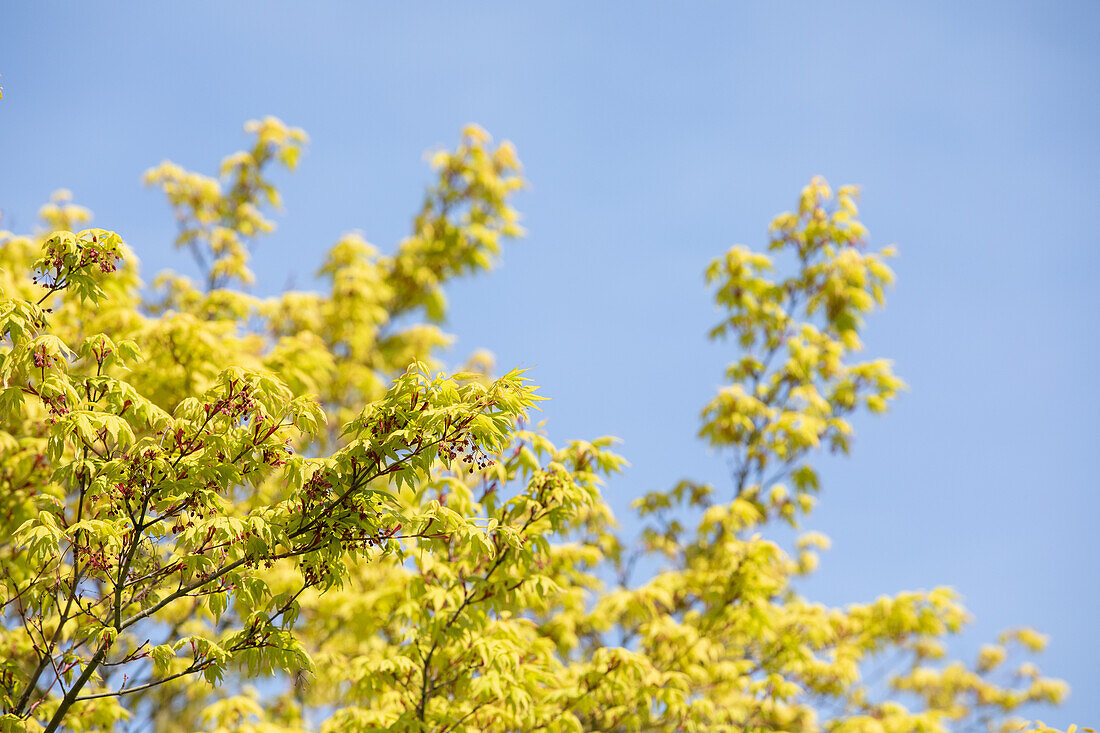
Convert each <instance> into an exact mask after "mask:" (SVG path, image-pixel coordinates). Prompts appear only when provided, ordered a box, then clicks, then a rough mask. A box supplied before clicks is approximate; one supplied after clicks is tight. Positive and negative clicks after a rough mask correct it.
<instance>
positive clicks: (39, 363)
mask: <svg viewBox="0 0 1100 733" xmlns="http://www.w3.org/2000/svg"><path fill="white" fill-rule="evenodd" d="M32 358H33V359H34V365H35V366H36V367H38V368H39V369H43V368H46V367H52V366H53V365H54V364H56V363H57V360H56V359H55V358H54V357H53V356H51V355H50V354H47V353H46V347H45V346H39V347H38V348H36V349H35V350H34V352H33V353H32Z"/></svg>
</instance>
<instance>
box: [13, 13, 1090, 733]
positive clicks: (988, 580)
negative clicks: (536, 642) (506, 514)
mask: <svg viewBox="0 0 1100 733" xmlns="http://www.w3.org/2000/svg"><path fill="white" fill-rule="evenodd" d="M162 5H166V4H160V3H133V2H131V3H111V4H109V5H95V6H94V7H93V6H92V5H87V4H77V3H60V2H57V3H5V4H4V5H3V7H2V8H0V75H2V78H0V84H3V86H4V88H5V94H4V100H3V102H0V206H2V208H3V211H4V226H5V228H10V229H16V230H22V231H26V230H29V229H30V228H31V226H32V225H33V220H34V216H35V212H36V211H37V208H38V206H39V205H40V204H41V203H43V202H44V201H45V200H46V198H47V196H48V195H49V193H50V191H51V190H53V189H55V188H58V187H62V186H66V187H69V188H71V189H72V190H73V191H74V193H75V195H76V198H77V201H78V202H79V203H82V204H85V205H88V206H90V207H91V208H92V209H93V210H94V211H95V213H96V222H97V224H98V225H100V226H104V227H107V228H112V229H117V230H118V231H120V232H121V233H122V234H123V236H124V237H125V239H126V240H127V241H128V242H129V243H130V244H131V245H132V246H133V247H134V248H136V250H137V252H138V253H139V255H140V257H141V258H142V260H143V262H144V271H145V273H146V275H147V276H150V275H152V274H153V273H154V272H155V271H157V270H160V269H163V268H167V267H174V268H178V269H182V270H184V271H190V269H189V268H190V263H189V262H188V261H187V260H186V259H184V258H183V257H182V256H181V255H180V254H177V253H175V252H173V251H172V250H171V248H170V245H169V243H170V241H171V239H172V237H173V233H174V232H173V223H172V219H171V216H170V214H169V212H168V210H167V207H166V205H165V204H164V203H163V201H162V199H161V198H160V196H159V195H158V194H157V193H156V192H154V191H150V190H145V189H143V188H142V187H141V186H140V183H139V176H140V174H141V172H142V171H143V170H144V169H145V168H146V167H148V166H150V165H152V164H155V163H157V162H158V161H160V160H161V159H162V158H165V157H168V158H171V159H173V160H175V161H177V162H179V163H181V164H183V165H185V166H188V167H191V168H194V169H197V170H201V171H204V172H213V171H214V169H215V166H216V164H217V162H218V160H219V159H220V157H221V156H222V155H223V154H225V153H228V152H231V151H233V150H236V149H238V147H239V146H241V145H243V144H244V141H245V138H244V136H243V134H242V133H241V130H240V127H241V124H242V123H243V122H244V121H245V120H246V119H249V118H253V117H258V116H262V115H265V114H274V115H278V116H280V117H282V118H283V119H284V120H286V121H287V122H289V123H292V124H295V125H300V126H302V127H304V128H306V130H307V131H308V132H309V133H310V134H311V135H312V137H313V142H312V144H311V146H310V149H309V152H308V154H307V156H306V157H305V159H304V161H303V164H302V166H301V168H300V170H299V172H298V173H296V174H294V175H293V176H290V177H284V178H283V179H282V180H283V183H284V186H283V191H284V194H285V199H286V212H285V215H283V216H282V217H281V218H280V219H279V231H278V232H277V233H276V234H275V235H274V236H273V237H270V238H269V239H267V240H265V241H264V242H263V243H262V245H261V247H262V249H261V250H260V256H259V262H258V267H257V269H258V272H259V276H260V285H259V287H258V289H259V290H260V291H262V292H273V291H275V290H278V289H280V288H281V287H283V285H284V284H285V283H286V282H287V280H288V278H290V277H293V278H294V280H295V282H296V283H297V285H298V286H299V287H301V286H306V285H308V284H309V282H310V280H309V278H310V273H312V272H313V271H314V270H315V269H316V267H317V265H318V263H319V262H320V258H321V256H322V252H323V251H324V249H325V248H326V247H328V246H329V245H330V244H332V243H333V242H334V241H335V240H336V238H337V237H338V236H339V235H340V234H341V233H342V232H345V231H349V230H352V229H362V230H363V231H364V233H365V235H366V236H367V237H368V239H370V240H371V241H373V242H375V243H377V244H378V245H380V246H382V247H385V248H389V247H392V246H393V244H394V243H395V242H396V241H397V240H398V239H399V238H400V237H401V236H402V235H403V234H404V233H405V232H406V231H407V230H408V226H409V221H410V216H411V214H412V212H413V211H414V209H415V207H416V206H417V204H418V202H419V197H420V194H421V191H422V187H423V185H424V183H425V182H426V181H427V180H428V174H427V172H426V168H425V166H424V164H423V161H422V157H421V156H422V153H423V151H424V150H425V149H428V148H431V147H433V146H436V145H442V144H447V145H450V144H453V142H454V140H455V139H456V137H457V135H458V131H459V129H460V128H461V126H462V125H463V124H464V123H466V122H478V123H480V124H482V125H483V126H485V127H486V128H487V129H488V130H489V131H490V132H492V133H493V134H494V135H496V136H497V137H506V138H509V139H511V140H513V141H514V142H515V143H516V145H517V147H518V149H519V152H520V157H521V158H522V159H523V161H524V162H525V164H526V169H527V174H528V176H529V178H530V180H531V182H532V186H531V188H530V190H529V191H527V192H525V193H524V194H523V195H522V197H521V200H520V202H519V206H520V208H521V209H522V211H523V212H524V216H525V222H524V223H525V224H526V225H527V227H528V228H529V230H530V236H529V237H528V238H527V239H526V240H524V241H522V242H520V243H517V244H515V245H514V246H511V247H509V248H508V249H507V251H506V253H505V256H504V259H503V263H502V266H501V267H500V268H499V269H498V270H497V271H495V272H493V273H492V274H490V275H488V276H483V277H479V278H477V279H475V280H471V281H468V282H464V283H462V284H460V285H459V286H457V287H454V288H452V289H451V291H450V296H451V302H452V304H453V310H452V315H451V319H450V322H449V324H448V327H449V329H450V330H451V331H453V332H454V333H455V334H457V335H458V337H459V342H458V346H457V351H456V353H455V355H454V358H455V360H456V361H457V360H458V358H459V357H460V356H461V354H463V353H467V352H469V351H470V350H472V349H474V348H477V347H486V348H488V349H490V350H491V351H493V352H494V353H495V354H496V355H497V357H498V362H499V365H500V366H501V367H502V368H503V367H511V366H528V367H534V369H533V372H532V373H533V376H534V378H535V380H536V382H537V383H539V384H541V385H542V386H543V391H544V393H545V394H546V395H548V396H550V397H551V398H552V402H550V403H547V406H546V410H545V412H546V417H547V418H548V419H549V421H550V422H549V430H550V433H551V435H552V436H553V437H555V438H557V439H563V440H564V439H567V438H570V437H594V436H597V435H601V434H606V433H610V434H614V435H618V436H620V437H622V438H623V439H624V444H623V446H622V450H623V452H624V453H625V455H626V456H627V457H628V458H629V460H630V461H631V462H632V464H633V465H632V468H631V469H630V470H629V471H628V472H627V473H626V475H625V476H623V477H622V478H620V479H617V480H616V481H615V482H614V483H613V484H612V485H611V487H610V496H611V501H612V502H613V504H614V506H615V507H616V508H617V509H618V510H619V513H620V515H621V516H623V517H624V518H625V517H626V516H627V513H626V506H627V504H628V503H629V500H630V499H631V498H632V497H633V496H635V495H637V494H639V493H640V492H643V491H646V490H650V489H654V488H662V487H667V486H669V485H670V484H671V483H672V482H674V481H675V480H677V479H678V478H681V477H692V478H696V479H702V480H710V481H712V482H715V483H716V484H718V485H727V484H728V478H727V476H726V475H725V474H726V470H725V464H724V462H723V460H722V459H721V458H719V457H715V456H712V455H708V453H707V451H706V450H705V449H704V447H703V446H702V444H701V443H699V442H698V441H697V440H695V438H694V437H693V436H694V433H695V430H696V427H697V424H698V411H699V408H700V407H701V406H702V404H703V403H704V401H705V400H706V399H707V398H708V397H709V396H710V395H711V394H712V393H713V391H714V389H715V388H716V386H717V385H718V384H719V382H720V379H721V373H722V368H723V366H724V364H725V363H726V362H727V361H729V360H730V359H731V358H732V355H733V352H732V349H731V347H730V346H728V345H721V344H709V343H708V342H707V341H706V339H705V332H706V330H707V329H708V328H709V327H710V326H711V325H712V323H713V322H714V320H715V318H716V314H715V312H714V310H713V308H712V306H711V302H710V299H709V296H708V294H707V293H706V292H705V291H704V289H703V286H702V270H703V268H704V267H705V265H706V263H707V262H708V261H709V260H710V259H711V258H712V257H715V256H717V255H719V254H720V253H721V252H723V251H724V250H725V249H726V248H727V247H729V246H730V245H733V244H735V243H746V244H749V245H755V246H759V245H761V244H762V243H763V242H764V237H765V227H766V225H767V223H768V221H769V220H770V218H771V216H772V215H773V214H775V213H777V212H779V211H781V210H783V209H786V208H789V207H791V206H792V205H793V204H794V202H795V197H796V195H797V192H798V190H799V188H800V187H801V186H802V185H803V184H805V183H806V181H808V179H809V178H810V177H811V176H812V175H814V174H818V173H820V174H823V175H825V176H827V177H828V178H829V179H830V181H832V182H833V183H834V184H841V183H859V184H862V185H863V186H864V199H863V211H864V213H865V217H864V221H865V222H866V223H867V225H868V226H869V227H870V230H871V233H872V238H873V241H874V243H875V244H888V243H893V242H896V243H897V244H898V245H899V247H900V251H901V257H900V258H899V259H898V260H896V262H895V265H896V267H895V269H896V271H897V274H898V277H899V282H898V285H897V287H896V289H895V290H894V292H893V293H892V294H891V296H890V302H889V305H888V308H887V310H886V311H885V312H884V313H883V314H881V315H880V316H878V317H876V318H875V319H874V320H873V323H872V325H871V328H870V331H869V334H868V338H867V343H868V349H869V352H870V353H871V354H874V355H882V356H889V357H892V358H894V359H895V360H896V363H897V369H898V371H899V373H900V374H901V375H902V376H903V377H905V378H906V379H907V381H908V382H909V384H910V386H911V391H910V392H909V393H907V394H906V395H905V396H904V397H903V398H902V399H901V400H900V402H899V403H898V404H897V407H896V409H895V410H894V412H893V413H892V414H891V415H889V416H887V417H886V418H881V419H873V420H872V419H867V420H861V421H859V424H858V426H857V427H858V428H859V438H858V441H857V443H856V446H855V450H854V454H853V457H852V458H851V459H849V460H847V461H829V462H827V463H825V464H824V467H825V471H824V473H825V485H824V493H823V496H822V501H821V505H820V509H819V511H818V512H817V513H816V514H815V515H814V516H813V518H812V521H811V526H812V527H813V528H815V529H820V530H822V531H824V532H826V533H828V534H829V535H831V536H832V538H833V540H834V548H833V550H831V551H830V552H829V553H828V554H826V555H825V557H824V558H823V562H822V566H821V570H820V571H819V573H818V575H817V577H816V579H815V580H813V581H812V582H811V583H810V584H809V586H808V588H807V592H808V593H809V594H810V595H811V596H813V597H815V598H817V599H819V600H822V601H824V602H828V603H846V602H850V601H857V600H870V599H873V598H874V597H875V596H877V595H879V594H882V593H892V592H895V591H899V590H903V589H913V588H928V587H931V586H934V585H937V584H949V585H952V586H955V587H956V588H958V589H959V590H961V591H962V592H963V594H964V595H965V597H966V600H967V603H968V605H969V607H970V608H971V609H972V611H973V612H974V613H975V615H976V616H977V622H976V623H975V625H974V627H973V628H972V630H971V631H970V632H968V633H967V635H966V636H965V637H964V638H963V639H961V640H960V641H959V643H958V645H957V648H958V649H959V650H960V651H961V652H964V653H967V654H969V652H971V651H972V650H973V649H975V648H976V646H977V645H978V644H979V643H980V642H982V641H985V640H990V639H992V638H993V637H994V636H995V634H996V633H997V631H998V630H1000V629H1001V628H1004V627H1007V626H1012V625H1025V624H1026V625H1033V626H1036V627H1038V628H1039V629H1041V630H1043V631H1045V632H1047V633H1049V634H1050V635H1051V636H1052V642H1051V645H1050V648H1049V651H1048V652H1047V653H1046V654H1045V655H1043V657H1041V658H1040V663H1041V665H1042V666H1043V667H1044V669H1045V671H1047V672H1048V673H1050V674H1053V675H1056V676H1061V677H1063V678H1065V679H1067V680H1068V681H1069V682H1070V683H1071V685H1072V686H1073V689H1074V692H1073V695H1072V698H1071V700H1070V703H1069V704H1068V705H1067V706H1066V707H1065V708H1063V709H1062V710H1060V711H1057V712H1055V713H1053V714H1051V715H1047V716H1045V717H1046V718H1047V719H1048V722H1053V723H1059V724H1062V725H1064V724H1067V723H1069V722H1079V723H1083V724H1089V723H1091V724H1093V725H1096V724H1098V723H1100V712H1098V710H1100V674H1098V672H1100V662H1098V660H1100V633H1098V631H1097V622H1096V619H1097V616H1098V614H1097V611H1096V609H1097V607H1098V605H1100V583H1098V581H1100V551H1098V550H1097V542H1096V538H1095V536H1094V534H1095V532H1096V518H1097V516H1098V515H1100V499H1098V496H1097V491H1096V489H1097V479H1096V476H1097V458H1098V455H1100V452H1098V450H1097V435H1098V431H1097V418H1098V417H1100V409H1098V408H1100V400H1098V397H1097V388H1096V376H1097V373H1098V368H1097V360H1098V357H1100V350H1098V347H1097V336H1098V328H1097V325H1098V308H1097V302H1096V293H1095V288H1096V278H1097V273H1098V269H1100V268H1098V265H1100V256H1098V254H1097V252H1098V245H1100V241H1098V235H1097V233H1096V232H1097V229H1096V223H1095V219H1096V214H1097V211H1098V203H1097V202H1098V201H1100V196H1098V194H1100V190H1098V189H1100V186H1098V184H1097V177H1098V171H1100V136H1098V135H1097V123H1098V112H1100V75H1098V73H1097V72H1098V70H1100V58H1098V52H1097V50H1096V48H1097V47H1096V44H1095V42H1096V40H1097V39H1098V38H1100V5H1097V4H1092V3H1083V2H1081V3H1005V2H985V3H967V4H961V3H949V2H942V3H907V4H901V3H862V4H850V3H827V4H826V3H820V4H813V5H811V4H808V3H801V4H795V3H767V4H764V3H753V4H745V5H737V4H732V3H694V4H690V5H687V4H682V3H676V4H673V3H668V4H664V5H661V6H657V5H656V4H648V3H644V4H639V3H619V4H615V3H587V2H577V3H556V4H552V5H550V6H546V5H544V6H542V7H534V6H533V5H531V4H526V3H498V4H483V3H480V4H479V3H463V4H451V3H439V4H416V9H413V7H412V4H405V5H401V6H400V7H398V4H384V5H383V4H377V5H374V4H365V3H339V4H337V3H304V2H295V3H288V2H281V3H278V2H277V3H267V2H265V3H260V2H254V1H247V2H233V3H222V2H190V3H177V4H173V5H172V7H171V8H167V7H162Z"/></svg>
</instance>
